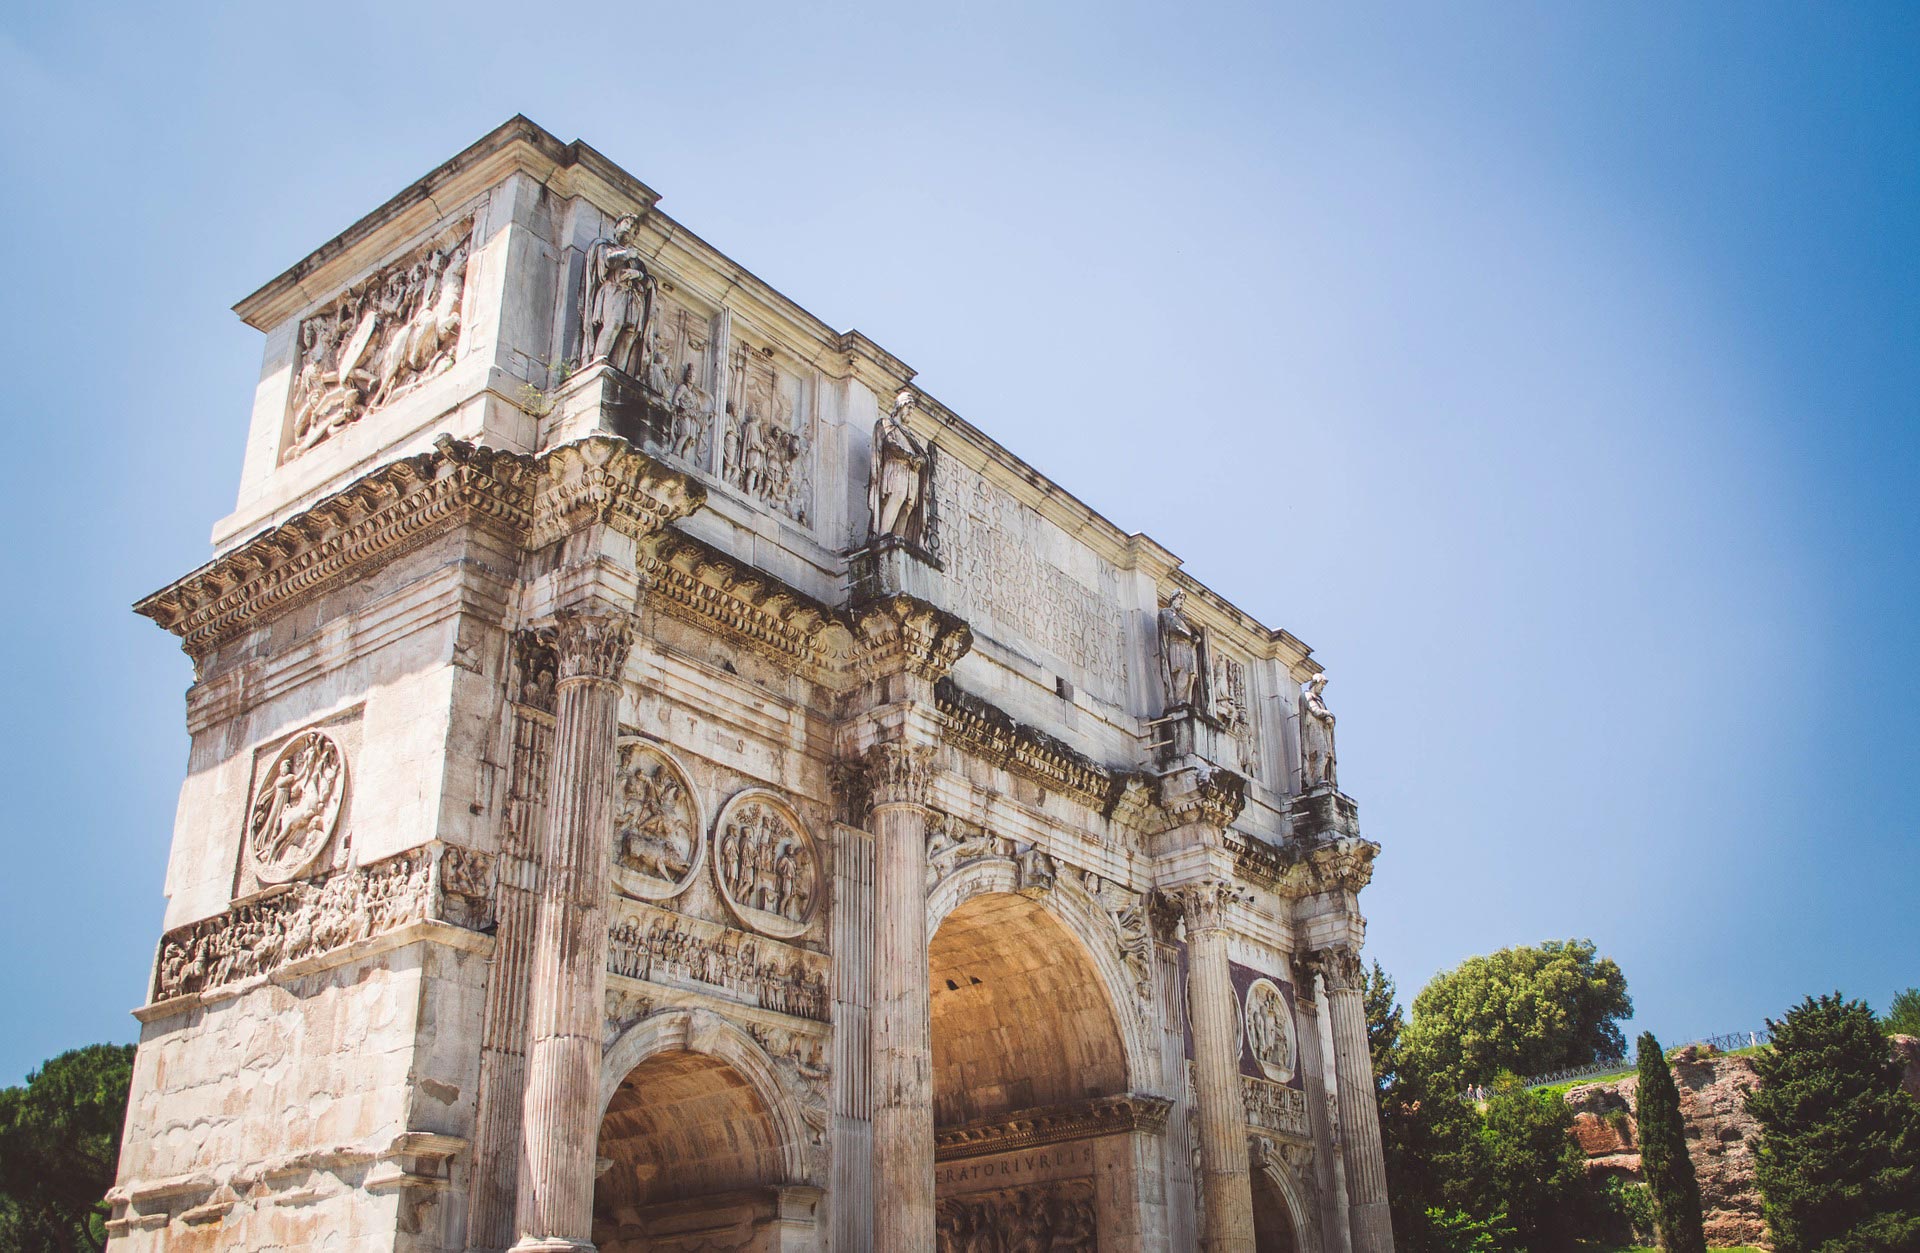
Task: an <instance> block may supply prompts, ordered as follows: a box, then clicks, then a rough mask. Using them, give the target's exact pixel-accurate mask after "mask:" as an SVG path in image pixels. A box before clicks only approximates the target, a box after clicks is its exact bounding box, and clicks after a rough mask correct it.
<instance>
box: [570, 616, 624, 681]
mask: <svg viewBox="0 0 1920 1253" xmlns="http://www.w3.org/2000/svg"><path fill="white" fill-rule="evenodd" d="M553 646H554V652H555V653H556V654H557V655H558V660H559V663H560V682H561V683H565V682H566V681H567V680H569V679H599V680H602V681H604V682H614V681H617V680H618V679H619V678H620V668H621V667H622V666H624V665H625V664H626V662H627V650H628V649H630V648H632V647H633V619H632V617H631V616H629V615H627V614H624V613H606V612H599V611H590V610H581V609H562V610H561V611H560V612H559V613H558V614H556V615H555V616H554V623H553Z"/></svg>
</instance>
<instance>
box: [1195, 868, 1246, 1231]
mask: <svg viewBox="0 0 1920 1253" xmlns="http://www.w3.org/2000/svg"><path fill="white" fill-rule="evenodd" d="M1179 895H1180V905H1181V910H1182V913H1183V914H1184V916H1185V918H1186V924H1187V1007H1188V1010H1189V1012H1190V1013H1191V1015H1192V1017H1193V1075H1194V1089H1195V1094H1196V1096H1197V1097H1198V1098H1199V1105H1200V1174H1201V1195H1202V1198H1203V1200H1204V1202H1205V1206H1206V1208H1205V1210H1204V1211H1203V1222H1202V1224H1201V1233H1200V1247H1201V1248H1202V1249H1205V1250H1207V1253H1244V1250H1247V1249H1251V1248H1252V1247H1253V1179H1252V1175H1251V1173H1250V1166H1249V1163H1248V1160H1247V1110H1246V1101H1245V1098H1244V1097H1243V1096H1242V1095H1241V1091H1240V1004H1239V998H1238V997H1237V996H1235V994H1234V991H1233V974H1232V972H1231V971H1230V970H1229V969H1228V968H1227V925H1226V922H1227V920H1226V910H1227V905H1228V903H1229V902H1231V901H1232V900H1233V895H1234V892H1233V888H1232V886H1231V885H1229V884H1226V883H1221V882H1217V881H1211V880H1210V881H1205V882H1201V883H1195V884H1191V885H1189V886H1187V887H1184V888H1182V889H1180V894H1179Z"/></svg>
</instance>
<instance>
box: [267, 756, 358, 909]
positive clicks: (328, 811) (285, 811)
mask: <svg viewBox="0 0 1920 1253" xmlns="http://www.w3.org/2000/svg"><path fill="white" fill-rule="evenodd" d="M261 779H262V781H261V783H260V787H259V790H258V791H257V792H255V793H254V798H253V806H252V808H251V809H250V810H249V811H248V814H247V861H248V864H249V865H250V866H251V867H252V870H253V873H254V876H255V877H256V878H258V879H259V880H260V882H262V883H285V882H286V881H287V880H289V879H292V878H295V877H297V876H298V875H300V874H301V872H303V871H305V870H307V869H309V868H310V867H311V866H312V865H313V864H314V862H316V861H317V860H319V857H320V853H321V851H322V850H324V849H325V848H326V846H327V841H328V840H329V839H331V838H332V837H333V831H334V828H335V827H336V826H338V825H339V822H340V808H341V804H342V802H343V801H344V799H345V797H346V790H347V759H346V757H345V755H344V754H342V753H341V751H340V746H339V745H338V744H336V743H334V742H333V740H332V739H331V738H330V737H329V736H327V734H326V733H325V732H322V731H302V732H301V733H300V734H298V735H296V736H294V737H293V738H292V739H291V740H289V741H287V744H286V746H285V747H283V748H282V749H281V750H280V752H279V753H278V754H277V755H275V757H274V759H273V764H271V765H270V766H268V767H267V769H266V771H265V773H264V774H263V775H262V776H261Z"/></svg>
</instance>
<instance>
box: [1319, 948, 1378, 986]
mask: <svg viewBox="0 0 1920 1253" xmlns="http://www.w3.org/2000/svg"><path fill="white" fill-rule="evenodd" d="M1311 960H1312V962H1313V966H1314V968H1315V969H1316V970H1318V971H1319V972H1320V977H1321V978H1322V979H1325V980H1326V981H1327V991H1329V992H1352V991H1364V990H1365V988H1366V986H1367V968H1366V967H1365V966H1364V965H1362V964H1361V962H1360V950H1359V949H1357V948H1354V947H1353V946H1352V945H1350V944H1336V945H1334V946H1333V947H1331V948H1321V949H1315V950H1314V951H1313V954H1312V958H1311Z"/></svg>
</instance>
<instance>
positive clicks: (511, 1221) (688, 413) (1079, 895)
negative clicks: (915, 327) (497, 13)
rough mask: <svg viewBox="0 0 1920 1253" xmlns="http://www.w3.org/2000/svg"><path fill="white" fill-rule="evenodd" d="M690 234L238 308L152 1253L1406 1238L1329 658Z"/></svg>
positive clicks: (198, 657) (528, 185)
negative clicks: (1390, 1169) (1394, 1227)
mask: <svg viewBox="0 0 1920 1253" xmlns="http://www.w3.org/2000/svg"><path fill="white" fill-rule="evenodd" d="M657 199H658V197H657V195H656V194H655V193H654V192H653V191H651V190H650V189H648V188H647V187H646V186H645V185H644V184H642V183H641V182H639V181H638V180H636V179H635V178H633V177H632V176H631V175H629V174H627V173H626V172H625V171H623V170H621V169H620V168H619V167H617V166H615V165H614V164H612V163H611V162H610V161H608V160H607V159H606V158H605V157H603V156H601V155H600V154H599V153H597V152H595V151H594V150H593V149H591V148H588V147H586V146H585V145H583V144H580V143H577V142H576V143H571V144H568V143H563V142H561V141H559V140H557V139H556V138H554V137H553V136H552V135H550V134H548V133H547V132H545V131H543V130H541V129H540V128H539V127H537V126H534V125H533V124H532V123H530V122H528V121H526V120H525V119H523V118H515V119H514V120H512V121H511V122H509V123H507V124H506V125H504V126H502V127H501V128H499V129H498V130H496V131H494V132H493V133H492V134H489V135H488V136H486V137H485V138H483V139H482V140H480V141H479V142H478V143H476V144H475V145H473V146H472V147H471V148H469V149H467V150H466V151H464V152H462V153H460V154H459V155H457V156H456V157H454V158H453V159H452V160H450V161H448V162H447V163H446V164H444V165H442V166H440V167H439V168H438V169H436V170H434V171H433V172H432V173H431V174H429V175H427V177H425V178H423V179H422V180H420V181H419V182H418V183H416V184H414V185H413V186H411V187H409V188H407V189H406V190H405V191H404V192H402V193H401V194H399V195H398V196H396V197H395V198H394V199H392V200H391V201H389V202H388V203H386V204H385V205H382V206H381V207H379V208H378V209H376V210H374V211H373V212H372V213H371V214H369V215H368V216H367V217H365V218H363V219H362V220H361V221H359V222H358V223H356V224H355V225H353V226H352V227H351V228H349V229H348V230H347V231H346V232H345V233H343V234H341V235H340V236H339V237H337V238H335V239H333V240H331V241H329V242H327V243H326V244H324V245H322V246H321V247H320V248H319V249H318V250H317V251H315V252H314V253H313V254H312V255H310V256H308V257H307V258H306V259H305V260H303V261H301V262H299V263H298V264H297V265H295V266H294V267H293V268H292V269H290V270H288V271H287V272H286V273H285V274H282V275H281V276H280V277H278V278H276V279H274V280H273V281H272V282H270V283H268V284H267V285H266V286H265V287H263V288H261V289H260V290H259V291H258V292H256V293H254V294H253V295H251V296H249V297H247V298H246V299H245V300H244V301H242V302H241V303H240V304H239V306H238V307H237V312H238V313H239V314H240V316H241V317H242V318H243V319H244V320H245V321H246V322H247V323H248V324H249V325H250V326H253V327H255V328H257V329H258V330H260V331H261V332H262V333H263V334H264V336H265V345H266V346H265V358H264V362H263V366H262V369H261V373H260V382H259V386H258V389H257V391H256V393H255V398H254V405H253V416H252V423H251V428H250V430H249V433H248V437H247V446H246V456H245V462H244V466H243V470H242V476H241V483H240V490H239V498H238V503H237V504H236V507H235V509H234V511H233V513H232V514H230V515H229V516H228V517H226V518H225V519H222V520H221V521H220V522H219V523H217V524H216V526H215V528H214V533H213V545H214V555H213V558H212V560H210V561H209V562H208V563H207V564H206V565H204V566H202V567H201V568H199V569H198V570H195V571H193V572H192V573H190V574H187V575H186V576H185V577H183V578H181V579H179V580H178V581H177V582H174V583H173V584H171V585H170V586H168V587H166V588H164V589H163V590H161V591H158V592H155V593H154V594H153V595H151V596H149V597H147V598H146V599H144V600H142V601H141V602H140V603H139V604H138V606H137V609H138V611H139V612H140V613H142V614H144V615H146V616H147V617H149V618H151V619H153V620H154V621H155V622H157V623H158V624H159V625H161V626H162V627H164V628H165V629H167V630H168V631H171V632H173V633H174V634H176V635H178V636H179V637H180V639H181V641H182V643H183V646H184V647H185V649H186V651H187V652H188V653H189V654H190V655H191V656H192V658H193V661H194V666H195V681H194V683H193V686H192V688H191V690H190V691H189V693H188V695H187V723H188V727H189V730H190V732H191V735H192V750H191V758H190V762H189V766H188V772H187V778H186V782H185V785H184V787H183V789H182V791H181V795H180V804H179V811H178V817H177V823H176V826H175V831H174V838H173V847H172V856H171V860H170V863H169V866H168V870H167V882H166V891H167V899H168V904H167V915H166V923H165V932H164V934H163V935H162V936H161V938H160V942H159V945H158V949H157V953H156V956H155V962H154V969H153V979H152V986H151V994H150V997H149V999H148V1003H147V1004H146V1005H144V1006H143V1007H141V1008H140V1009H139V1010H138V1011H137V1014H138V1017H139V1019H140V1021H141V1023H142V1033H141V1043H140V1048H139V1054H138V1060H137V1062H136V1065H135V1074H134V1083H133V1095H132V1102H131V1107H130V1110H129V1113H128V1122H127V1136H126V1143H125V1149H124V1151H123V1153H122V1156H121V1161H120V1178H119V1181H118V1184H117V1185H116V1187H115V1188H114V1190H113V1192H112V1194H111V1197H110V1199H111V1201H112V1203H113V1220H112V1223H111V1224H110V1226H111V1231H112V1240H113V1244H114V1247H115V1248H116V1249H124V1250H135V1249H191V1250H203V1249H265V1248H273V1249H289V1250H293V1249H323V1248H324V1249H337V1250H396V1251H399V1250H404V1251H407V1253H429V1251H433V1253H456V1251H465V1250H486V1251H500V1250H507V1249H515V1250H521V1251H523V1253H525V1251H530V1250H555V1251H558V1250H586V1249H593V1248H597V1249H599V1250H602V1251H603V1253H628V1251H633V1253H638V1251H640V1250H668V1251H674V1253H694V1251H696V1250H754V1251H765V1253H771V1251H773V1250H782V1251H787V1250H836V1251H847V1253H852V1251H863V1253H864V1251H867V1250H877V1251H878V1253H921V1251H927V1253H931V1251H933V1250H941V1251H943V1253H944V1251H952V1253H1012V1251H1015V1250H1093V1249H1102V1250H1110V1251H1121V1250H1134V1249H1168V1250H1186V1249H1195V1248H1201V1249H1208V1250H1220V1251H1226V1250H1235V1251H1238V1250H1249V1249H1252V1250H1260V1251H1262V1253H1265V1251H1269V1250H1325V1251H1335V1250H1337V1251H1340V1253H1349V1251H1358V1253H1373V1251H1376V1250H1387V1249H1391V1247H1392V1235H1391V1231H1390V1228H1389V1225H1388V1221H1387V1209H1386V1193H1385V1179H1384V1175H1383V1170H1382V1164H1381V1154H1380V1138H1379V1128H1378V1123H1377V1119H1376V1114H1375V1105H1374V1088H1373V1074H1372V1071H1371V1064H1370V1060H1369V1054H1368V1048H1367V1036H1366V1019H1365V1013H1364V1009H1363V1006H1362V986H1361V974H1360V961H1359V948H1360V945H1361V943H1362V940H1363V936H1364V927H1365V924H1364V920H1363V918H1362V916H1361V913H1360V910H1359V907H1358V900H1357V898H1358V894H1359V892H1360V890H1361V889H1362V888H1363V887H1364V886H1365V885H1366V883H1367V882H1368V879H1369V877H1370V875H1371V868H1372V862H1373V857H1374V854H1375V852H1376V851H1377V846H1376V845H1374V844H1372V843H1370V842H1369V841H1367V840H1365V839H1364V838H1362V837H1361V835H1360V834H1359V831H1358V828H1357V825H1356V818H1355V808H1354V805H1353V802H1352V801H1351V800H1349V799H1348V798H1347V797H1346V796H1345V795H1344V794H1342V793H1341V791H1340V790H1339V788H1338V781H1337V770H1336V762H1335V756H1334V737H1333V715H1332V714H1331V713H1330V712H1329V710H1328V708H1327V702H1326V699H1325V696H1324V695H1323V691H1322V689H1323V687H1324V685H1325V676H1324V675H1323V674H1322V673H1321V670H1320V667H1319V665H1318V663H1316V662H1315V661H1313V660H1312V659H1311V657H1310V655H1309V651H1308V649H1307V647H1306V646H1305V645H1303V644H1302V643H1301V642H1300V641H1299V640H1297V639H1296V638H1294V637H1293V636H1292V635H1290V634H1288V633H1287V632H1286V631H1284V630H1277V629H1271V628H1268V627H1266V626H1263V625H1262V624H1260V623H1258V622H1256V621H1254V620H1253V619H1252V618H1250V617H1248V616H1247V615H1246V614H1245V613H1242V612H1241V611H1240V610H1238V609H1236V608H1235V607H1234V606H1233V605H1232V604H1230V603H1229V602H1228V601H1227V600H1225V599H1224V598H1222V597H1221V596H1220V595H1218V594H1217V593H1215V592H1213V591H1212V590H1210V589H1208V588H1207V587H1204V586H1202V585H1201V584H1200V583H1199V582H1197V581H1196V580H1194V579H1193V578H1192V577H1190V576H1189V575H1187V574H1186V573H1185V572H1184V571H1183V570H1182V569H1181V565H1180V562H1179V560H1178V559H1177V558H1176V557H1175V556H1174V555H1173V554H1172V553H1170V552H1168V551H1167V550H1166V549H1164V548H1162V547H1161V546H1159V545H1158V544H1156V543H1154V542H1153V541H1152V540H1151V539H1148V538H1147V537H1145V536H1143V535H1139V534H1129V533H1127V532H1125V531H1123V530H1121V529H1119V528H1118V527H1116V526H1114V525H1113V524H1112V523H1110V522H1108V521H1107V520H1106V519H1104V518H1102V517H1100V516H1099V515H1097V514H1095V513H1094V512H1092V511H1091V510H1089V509H1088V508H1087V507H1086V506H1085V505H1083V504H1081V503H1080V502H1079V501H1078V500H1076V499H1075V498H1074V497H1073V496H1071V495H1069V494H1068V493H1067V492H1066V491H1064V490H1063V489H1061V488H1059V487H1057V486H1055V485H1054V484H1053V483H1052V482H1050V481H1049V480H1048V479H1046V478H1045V477H1044V476H1042V475H1041V474H1040V473H1039V472H1038V471H1036V470H1035V469H1033V468H1032V467H1030V466H1028V465H1026V464H1025V463H1024V462H1022V461H1020V460H1019V459H1018V458H1017V457H1016V456H1015V455H1014V454H1013V453H1011V452H1009V451H1008V450H1007V449H1005V448H1003V447H1002V446H1001V445H1000V444H999V443H997V442H995V441H994V440H993V439H992V438H990V437H989V436H988V435H986V434H985V433H984V432H982V431H981V430H980V429H978V428H976V427H975V426H973V425H971V424H970V423H969V422H968V421H966V420H965V419H963V418H961V417H960V416H959V415H957V414H955V413H952V412H950V411H949V410H947V409H946V408H945V407H943V406H942V405H940V404H939V403H938V402H937V401H936V400H934V399H933V398H932V397H931V396H928V395H926V394H925V393H924V392H921V391H919V390H917V389H916V388H914V387H913V385H912V379H913V372H912V371H911V370H910V369H908V368H907V366H905V365H904V364H903V363H902V362H901V361H900V360H899V359H898V358H896V357H894V356H892V355H891V354H890V353H888V352H887V351H886V350H884V349H882V348H881V347H879V346H878V345H877V344H874V343H873V342H872V341H870V340H868V339H867V338H866V337H864V336H862V335H861V334H859V333H858V332H857V331H847V332H837V331H834V330H832V329H831V328H829V327H828V326H826V325H825V324H823V323H821V322H820V321H819V320H818V319H816V318H814V317H813V316H812V315H810V314H809V313H807V312H806V311H805V310H804V309H802V308H801V307H799V306H798V305H796V304H794V303H793V302H792V301H790V300H788V299H787V298H786V297H784V296H782V295H781V294H780V293H779V292H777V291H774V290H773V289H772V288H770V287H769V286H767V284H765V283H764V282H762V281H761V280H759V279H757V278H755V277H754V276H753V275H752V274H750V273H748V272H747V271H745V270H744V269H742V268H741V267H740V266H739V265H737V264H736V263H734V262H733V261H731V260H730V259H728V258H727V257H726V256H724V255H722V254H721V253H720V252H718V251H716V250H715V249H714V248H713V247H712V246H710V245H709V244H707V243H706V242H705V241H704V240H702V239H700V238H699V237H698V236H697V235H695V234H693V233H692V232H691V231H689V230H688V229H687V228H686V227H685V226H682V225H681V224H680V223H678V222H676V221H674V220H673V219H672V218H670V217H668V216H667V215H666V214H665V213H663V212H662V211H661V210H660V209H659V208H658V207H657V205H656V201H657Z"/></svg>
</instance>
